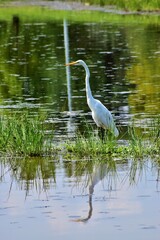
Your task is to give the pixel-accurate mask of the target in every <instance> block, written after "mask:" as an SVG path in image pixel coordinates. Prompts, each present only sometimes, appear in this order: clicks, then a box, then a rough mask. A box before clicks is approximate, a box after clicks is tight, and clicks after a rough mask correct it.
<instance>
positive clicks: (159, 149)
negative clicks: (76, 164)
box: [66, 120, 160, 159]
mask: <svg viewBox="0 0 160 240" xmlns="http://www.w3.org/2000/svg"><path fill="white" fill-rule="evenodd" d="M159 123H160V121H159V120H154V121H153V122H152V123H151V125H150V126H148V127H146V129H147V130H145V131H146V133H144V132H143V131H139V130H137V128H136V127H135V126H130V127H128V132H127V135H128V140H127V141H126V144H120V143H119V142H118V140H116V139H115V138H114V137H111V136H106V138H105V140H103V141H102V140H101V139H100V138H99V136H97V134H95V132H94V131H90V134H89V136H88V137H85V136H84V135H81V134H80V135H78V136H77V138H76V140H75V142H73V143H71V142H68V143H67V144H66V147H67V149H68V151H69V152H71V153H73V154H75V155H77V156H79V157H80V158H82V157H83V158H86V157H88V158H93V157H97V158H103V157H104V156H107V155H112V156H114V157H116V158H125V157H130V158H135V159H138V158H144V157H149V156H150V157H156V156H159V154H160V130H159V129H160V124H159ZM147 131H148V132H147Z"/></svg>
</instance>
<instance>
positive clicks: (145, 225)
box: [0, 16, 160, 240]
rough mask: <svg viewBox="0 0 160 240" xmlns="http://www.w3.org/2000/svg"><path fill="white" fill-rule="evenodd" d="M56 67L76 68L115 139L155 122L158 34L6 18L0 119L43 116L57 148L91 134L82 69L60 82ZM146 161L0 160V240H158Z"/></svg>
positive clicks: (152, 179) (159, 81) (154, 179)
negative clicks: (112, 124) (111, 121)
mask: <svg viewBox="0 0 160 240" xmlns="http://www.w3.org/2000/svg"><path fill="white" fill-rule="evenodd" d="M64 33H65V34H66V35H65V34H64ZM64 35H65V36H66V38H65V37H64ZM67 43H68V44H67ZM67 49H68V52H69V53H68V52H67ZM66 58H68V59H69V60H70V61H72V60H77V59H83V60H85V61H86V63H87V64H88V66H89V68H90V71H91V79H90V84H91V88H92V92H93V95H94V96H95V97H96V98H98V99H100V100H101V101H102V102H103V103H104V104H105V105H106V106H107V107H108V108H109V109H110V110H111V112H112V113H113V115H114V118H115V121H116V124H117V126H118V127H119V129H120V139H122V140H123V136H124V132H125V129H126V126H127V125H128V124H130V123H131V122H132V121H133V120H134V122H135V123H136V124H137V127H142V128H143V127H144V126H145V123H146V121H148V120H150V119H152V118H154V117H155V116H157V115H159V114H160V107H159V106H160V70H159V65H160V31H159V26H157V25H153V24H151V25H149V24H141V23H139V24H129V23H128V24H127V23H125V24H124V23H121V22H120V23H117V24H115V23H114V24H113V23H111V22H103V21H102V22H100V23H93V22H92V23H90V22H84V23H77V22H68V23H67V25H66V24H65V21H63V20H62V21H61V22H58V21H55V22H51V21H50V22H30V21H28V22H22V21H21V19H19V18H18V17H16V16H15V17H14V18H13V21H12V22H5V21H2V22H0V114H1V115H12V114H14V113H15V112H23V111H27V112H29V114H31V115H36V114H40V115H45V116H47V121H46V122H47V124H48V125H50V126H51V127H54V129H55V139H58V140H59V141H60V140H63V139H64V138H68V137H71V138H72V137H73V136H75V135H76V132H77V131H79V130H80V131H84V129H85V124H86V122H89V123H90V124H93V126H95V125H94V123H93V120H92V118H91V114H90V111H89V109H88V106H87V103H86V95H85V82H84V78H85V75H84V74H85V73H84V70H83V68H82V67H72V69H70V78H69V79H70V82H69V83H67V72H66V68H65V66H64V64H65V61H66ZM151 162H152V161H150V159H146V161H143V164H141V161H137V162H136V163H133V162H132V161H131V160H130V159H124V162H123V163H122V162H120V163H119V161H118V160H117V159H112V161H111V160H110V159H105V160H103V161H97V162H96V161H92V160H90V161H88V160H83V161H80V160H78V159H71V160H70V161H69V160H68V161H67V160H65V159H63V158H62V157H61V156H56V157H55V158H54V157H52V158H47V157H46V158H42V159H41V158H40V159H39V158H35V159H34V158H33V159H12V160H11V159H5V158H3V157H1V164H0V173H1V177H0V180H1V181H0V191H1V194H0V205H1V207H0V220H1V226H0V231H1V237H2V238H3V239H10V238H12V239H13V240H14V239H16V240H19V239H22V238H23V239H33V238H34V239H39V240H40V239H44V238H45V239H53V238H56V239H70V240H71V239H75V238H76V239H82V238H87V237H88V238H92V239H98V238H101V239H106V237H108V238H109V239H113V240H114V239H117V238H119V239H128V238H129V239H135V238H136V239H137V240H138V239H145V240H147V239H148V240H149V239H151V238H152V239H153V238H154V240H158V239H159V234H160V219H159V213H160V207H159V200H160V199H159V198H160V195H159V167H158V166H156V165H154V164H153V162H152V163H151ZM110 163H111V164H110Z"/></svg>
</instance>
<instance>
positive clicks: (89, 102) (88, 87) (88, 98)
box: [83, 62, 94, 109]
mask: <svg viewBox="0 0 160 240" xmlns="http://www.w3.org/2000/svg"><path fill="white" fill-rule="evenodd" d="M83 67H84V68H85V71H86V78H85V82H86V95H87V103H88V105H89V107H90V108H91V109H92V102H93V101H94V98H93V96H92V91H91V88H90V84H89V77H90V71H89V68H88V66H87V65H86V64H85V62H84V63H83Z"/></svg>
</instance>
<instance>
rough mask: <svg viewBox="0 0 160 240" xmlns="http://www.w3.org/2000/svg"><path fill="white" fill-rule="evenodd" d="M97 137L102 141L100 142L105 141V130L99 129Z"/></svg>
mask: <svg viewBox="0 0 160 240" xmlns="http://www.w3.org/2000/svg"><path fill="white" fill-rule="evenodd" d="M99 137H100V139H101V140H102V142H104V141H105V129H103V128H100V129H99Z"/></svg>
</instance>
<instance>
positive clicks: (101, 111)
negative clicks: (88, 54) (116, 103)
mask: <svg viewBox="0 0 160 240" xmlns="http://www.w3.org/2000/svg"><path fill="white" fill-rule="evenodd" d="M66 65H82V66H83V67H84V69H85V71H86V78H85V81H86V95H87V103H88V106H89V108H90V109H91V111H92V117H93V120H94V121H95V123H96V125H97V126H98V127H101V128H104V129H108V130H109V131H110V132H111V133H112V134H114V136H115V137H118V135H119V131H118V129H117V128H116V125H115V122H114V120H113V117H112V114H111V112H110V111H109V110H108V109H107V108H106V107H105V106H104V105H103V104H102V103H101V102H100V101H99V100H97V99H95V98H94V97H93V96H92V92H91V89H90V84H89V77H90V72H89V69H88V66H87V65H86V63H85V62H84V61H83V60H78V61H75V62H72V63H69V64H66Z"/></svg>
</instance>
